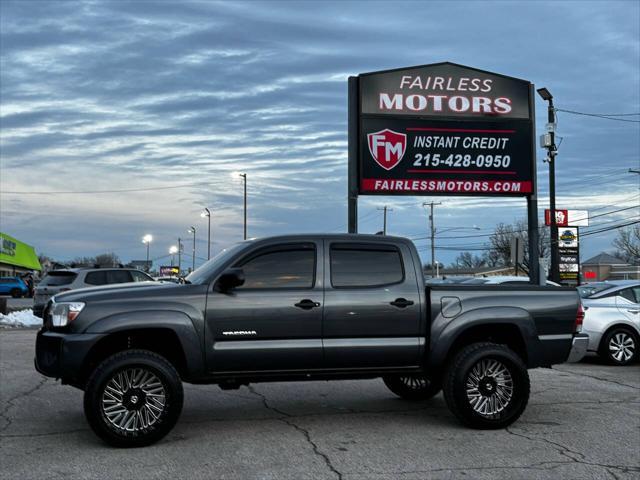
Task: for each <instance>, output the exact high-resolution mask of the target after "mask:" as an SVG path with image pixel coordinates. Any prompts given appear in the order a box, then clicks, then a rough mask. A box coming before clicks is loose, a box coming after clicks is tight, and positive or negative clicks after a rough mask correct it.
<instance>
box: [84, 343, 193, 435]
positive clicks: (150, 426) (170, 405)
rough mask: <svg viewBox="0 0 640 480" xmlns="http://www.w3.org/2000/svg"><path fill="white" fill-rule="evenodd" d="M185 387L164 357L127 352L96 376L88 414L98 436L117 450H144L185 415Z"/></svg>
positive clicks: (91, 382)
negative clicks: (183, 402)
mask: <svg viewBox="0 0 640 480" xmlns="http://www.w3.org/2000/svg"><path fill="white" fill-rule="evenodd" d="M182 401H183V391H182V382H181V380H180V376H179V375H178V372H177V371H176V369H175V368H174V367H173V365H171V363H169V362H168V361H167V360H166V359H165V358H164V357H161V356H160V355H158V354H156V353H153V352H150V351H147V350H125V351H123V352H120V353H116V354H115V355H112V356H111V357H109V358H107V359H106V360H104V361H103V362H102V363H101V364H100V365H98V367H97V368H96V369H95V370H94V371H93V373H92V374H91V376H90V377H89V380H88V382H87V385H86V388H85V394H84V413H85V416H86V418H87V421H88V422H89V425H90V426H91V428H92V429H93V431H94V432H95V433H96V434H97V435H98V436H99V437H100V438H101V439H102V440H104V441H105V442H107V443H109V444H110V445H113V446H116V447H143V446H146V445H151V444H152V443H155V442H157V441H158V440H160V439H161V438H162V437H164V436H165V435H166V434H167V433H169V431H170V430H171V429H172V428H173V426H174V425H175V424H176V422H177V421H178V417H179V416H180V412H181V410H182Z"/></svg>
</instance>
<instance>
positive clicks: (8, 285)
mask: <svg viewBox="0 0 640 480" xmlns="http://www.w3.org/2000/svg"><path fill="white" fill-rule="evenodd" d="M28 294H29V288H28V287H27V286H26V285H25V283H24V282H23V281H22V280H21V279H20V278H18V277H0V295H11V296H12V297H13V298H18V297H24V296H27V295H28Z"/></svg>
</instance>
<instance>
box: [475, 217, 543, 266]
mask: <svg viewBox="0 0 640 480" xmlns="http://www.w3.org/2000/svg"><path fill="white" fill-rule="evenodd" d="M516 235H518V236H520V238H522V241H523V243H524V247H525V248H524V260H523V262H522V264H523V266H524V268H526V269H528V268H529V265H530V263H529V248H528V245H529V233H528V229H527V222H526V221H525V220H518V221H517V222H516V223H514V224H505V223H499V224H498V225H497V226H496V229H495V231H494V232H493V234H492V235H491V237H489V249H488V250H487V253H486V254H485V262H486V264H487V265H488V266H492V267H494V266H504V265H509V264H510V262H511V239H512V238H513V237H514V236H516ZM549 247H550V244H549V229H548V228H547V227H543V228H540V229H539V241H538V249H539V254H540V257H545V258H546V257H548V256H549V252H550V248H549Z"/></svg>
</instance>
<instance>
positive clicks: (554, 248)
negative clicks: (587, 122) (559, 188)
mask: <svg viewBox="0 0 640 480" xmlns="http://www.w3.org/2000/svg"><path fill="white" fill-rule="evenodd" d="M538 95H540V97H541V98H542V99H543V100H544V101H545V102H548V107H547V122H548V123H547V132H548V133H547V134H546V135H543V136H542V138H541V141H542V145H543V146H544V147H545V148H546V149H547V152H548V154H547V161H548V162H549V210H550V211H551V215H550V220H551V222H550V224H551V225H550V228H551V268H550V275H549V276H550V279H551V280H552V281H554V282H558V281H559V278H558V277H559V276H560V275H559V272H558V226H557V224H556V155H557V152H558V149H557V147H556V139H555V134H556V122H555V108H554V106H553V95H551V92H550V91H549V90H547V89H546V88H539V89H538Z"/></svg>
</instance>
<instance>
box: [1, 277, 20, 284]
mask: <svg viewBox="0 0 640 480" xmlns="http://www.w3.org/2000/svg"><path fill="white" fill-rule="evenodd" d="M0 283H18V280H16V279H15V278H0Z"/></svg>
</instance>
